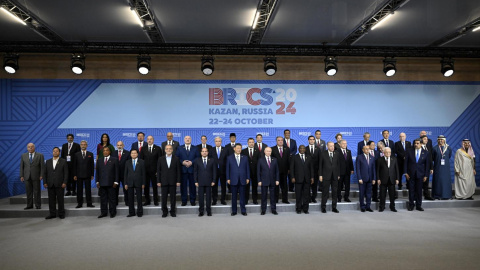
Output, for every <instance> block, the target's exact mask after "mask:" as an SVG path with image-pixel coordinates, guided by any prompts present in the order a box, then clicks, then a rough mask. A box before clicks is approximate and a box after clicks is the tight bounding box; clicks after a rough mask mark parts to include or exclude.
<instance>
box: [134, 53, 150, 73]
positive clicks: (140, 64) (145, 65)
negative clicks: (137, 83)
mask: <svg viewBox="0 0 480 270" xmlns="http://www.w3.org/2000/svg"><path fill="white" fill-rule="evenodd" d="M151 59H152V58H151V57H150V56H148V55H142V54H141V55H139V56H137V70H138V72H140V74H142V75H147V74H148V72H150V68H151V66H150V61H151Z"/></svg>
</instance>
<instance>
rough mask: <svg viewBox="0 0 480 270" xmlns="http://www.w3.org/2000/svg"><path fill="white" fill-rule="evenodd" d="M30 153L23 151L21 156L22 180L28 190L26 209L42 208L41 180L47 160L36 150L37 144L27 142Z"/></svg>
mask: <svg viewBox="0 0 480 270" xmlns="http://www.w3.org/2000/svg"><path fill="white" fill-rule="evenodd" d="M27 151H28V153H23V154H22V157H21V158H20V181H22V182H23V183H25V189H26V191H27V207H25V208H24V209H25V210H28V209H32V208H33V202H34V201H35V208H37V209H41V204H42V200H41V193H40V181H41V180H42V179H43V175H44V173H45V162H44V157H43V154H41V153H38V152H35V144H33V143H29V144H27Z"/></svg>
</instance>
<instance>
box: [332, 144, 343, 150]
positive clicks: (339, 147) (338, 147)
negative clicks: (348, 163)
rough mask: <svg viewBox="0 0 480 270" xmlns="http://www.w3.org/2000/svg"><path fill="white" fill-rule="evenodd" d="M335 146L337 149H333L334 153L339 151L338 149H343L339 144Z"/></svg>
mask: <svg viewBox="0 0 480 270" xmlns="http://www.w3.org/2000/svg"><path fill="white" fill-rule="evenodd" d="M333 146H335V149H333V150H334V151H337V150H338V149H342V147H341V146H340V144H338V143H335V144H334V145H333Z"/></svg>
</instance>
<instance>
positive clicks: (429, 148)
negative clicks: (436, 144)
mask: <svg viewBox="0 0 480 270" xmlns="http://www.w3.org/2000/svg"><path fill="white" fill-rule="evenodd" d="M422 148H423V145H422ZM426 149H427V153H428V155H429V158H430V163H429V164H428V170H429V171H430V170H433V147H432V146H431V145H430V146H429V145H428V143H427V145H426Z"/></svg>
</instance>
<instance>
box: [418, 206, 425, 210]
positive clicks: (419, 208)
mask: <svg viewBox="0 0 480 270" xmlns="http://www.w3.org/2000/svg"><path fill="white" fill-rule="evenodd" d="M417 211H425V210H423V208H422V207H417Z"/></svg>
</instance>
